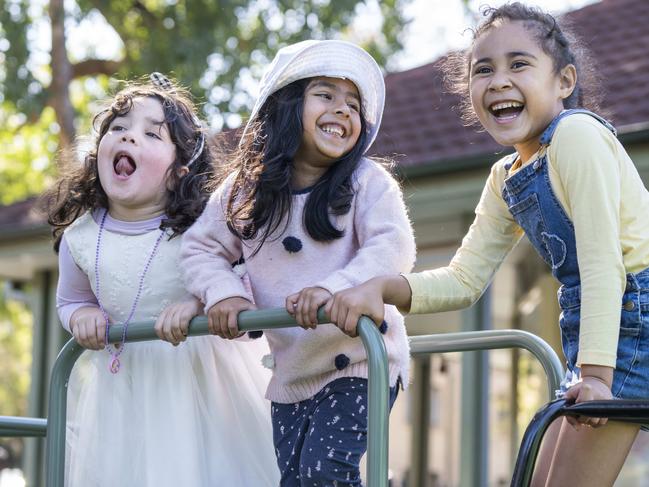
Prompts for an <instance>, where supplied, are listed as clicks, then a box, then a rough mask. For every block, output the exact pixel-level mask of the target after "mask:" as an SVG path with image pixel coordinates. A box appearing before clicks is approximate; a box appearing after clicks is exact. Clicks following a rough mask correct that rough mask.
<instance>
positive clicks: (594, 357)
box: [577, 351, 617, 368]
mask: <svg viewBox="0 0 649 487" xmlns="http://www.w3.org/2000/svg"><path fill="white" fill-rule="evenodd" d="M616 362H617V356H616V355H615V354H610V353H604V352H590V351H584V352H579V353H578V354H577V366H578V367H581V366H582V365H583V364H586V365H602V366H605V367H613V368H615V364H616Z"/></svg>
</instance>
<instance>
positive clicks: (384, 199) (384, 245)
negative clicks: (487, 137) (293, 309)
mask: <svg viewBox="0 0 649 487" xmlns="http://www.w3.org/2000/svg"><path fill="white" fill-rule="evenodd" d="M231 185H232V178H229V179H227V180H226V181H225V182H224V183H223V184H222V185H221V187H220V188H218V189H217V190H216V191H215V193H214V194H213V195H212V197H211V198H210V201H209V203H208V205H207V207H206V209H205V211H204V212H203V214H202V216H201V217H200V218H199V219H198V220H197V221H196V222H195V223H194V225H193V226H192V227H191V228H190V229H189V230H188V231H187V232H185V234H184V236H183V241H182V246H181V259H182V261H181V267H182V269H183V273H184V278H185V283H186V286H187V289H188V290H189V291H191V292H193V293H194V294H195V295H197V296H198V297H199V298H200V299H201V300H202V301H203V302H204V303H205V309H206V310H209V309H210V308H211V307H212V306H213V305H214V304H216V303H218V302H219V301H221V300H223V299H226V298H230V297H234V296H240V297H244V298H247V299H250V300H252V299H254V302H255V303H256V305H257V307H258V308H260V309H262V308H277V307H284V306H285V299H286V297H287V296H289V295H290V294H293V293H295V292H298V291H300V290H301V289H303V288H305V287H310V286H319V287H322V288H324V289H327V290H328V291H330V292H331V293H334V292H336V291H339V290H342V289H345V288H348V287H351V286H355V285H358V284H360V283H362V282H365V281H366V280H368V279H370V278H372V277H375V276H379V275H384V274H396V273H401V272H409V271H410V270H411V269H412V266H413V264H414V261H415V241H414V236H413V232H412V227H411V225H410V221H409V219H408V215H407V212H406V207H405V205H404V202H403V196H402V194H401V190H400V188H399V186H398V184H397V182H396V181H395V180H394V179H393V178H392V176H391V175H390V174H389V173H388V172H387V171H386V170H385V169H384V168H383V167H381V166H380V165H379V164H377V163H375V162H373V161H371V160H369V159H363V160H362V161H361V163H360V164H359V168H358V169H357V171H356V172H355V173H354V189H355V196H354V200H353V202H352V207H351V209H350V211H349V212H348V213H347V214H346V215H342V216H338V217H334V220H333V222H334V224H335V226H336V227H337V228H339V229H344V231H345V232H344V236H343V237H341V238H338V239H335V240H333V241H330V242H318V241H315V240H313V239H312V238H311V237H310V236H309V235H308V233H307V232H306V230H305V229H304V226H303V224H302V220H303V219H302V216H303V215H302V214H303V210H304V205H305V202H306V199H307V196H308V192H302V193H297V194H294V195H293V199H292V203H291V204H292V209H291V217H290V221H289V222H288V226H287V227H286V228H285V229H284V227H283V226H281V227H280V230H281V233H280V234H277V235H273V236H272V238H270V239H268V240H266V242H265V243H264V245H263V246H262V247H261V249H260V251H259V252H258V253H257V254H256V255H254V256H252V257H251V256H250V255H251V254H252V252H253V250H254V249H255V248H256V242H255V241H241V240H240V239H238V238H237V237H235V236H234V235H233V234H232V233H231V232H230V231H229V230H228V228H227V225H226V220H225V212H224V210H225V208H226V203H227V197H228V195H229V193H230V191H231ZM241 256H243V257H244V258H245V261H246V267H247V271H248V275H249V277H250V283H251V285H252V291H253V296H250V294H249V293H248V292H247V291H246V289H245V288H244V286H243V285H242V282H241V279H240V278H239V277H238V276H237V275H236V274H235V273H234V272H232V267H231V263H232V262H234V261H236V260H238V259H239V258H240V257H241ZM386 323H387V327H386V326H383V327H382V328H383V330H382V331H384V332H385V333H384V340H385V345H386V348H387V352H388V359H389V374H390V385H394V384H395V383H396V382H397V379H398V378H399V377H400V378H401V380H402V382H403V384H408V366H409V347H408V341H407V337H406V331H405V327H404V324H403V317H402V316H401V315H400V314H399V312H398V311H397V310H396V308H394V307H393V306H386ZM265 334H266V337H267V338H268V343H269V345H270V349H271V352H272V355H273V362H274V367H273V377H272V379H271V381H270V383H269V385H268V389H267V392H266V397H267V398H268V399H270V400H272V401H275V402H279V403H294V402H299V401H302V400H304V399H307V398H310V397H312V396H314V395H315V394H316V393H317V392H318V391H320V390H321V389H322V388H323V387H324V386H325V385H326V384H327V383H329V382H331V381H333V380H334V379H337V378H339V377H367V359H366V354H365V350H364V347H363V343H362V341H361V339H360V338H358V337H357V338H350V337H348V336H347V335H345V334H343V333H342V331H340V330H339V329H338V328H336V327H335V326H333V325H330V324H328V325H319V326H318V327H317V329H316V330H304V329H302V328H299V327H295V328H285V329H278V330H268V331H266V332H265Z"/></svg>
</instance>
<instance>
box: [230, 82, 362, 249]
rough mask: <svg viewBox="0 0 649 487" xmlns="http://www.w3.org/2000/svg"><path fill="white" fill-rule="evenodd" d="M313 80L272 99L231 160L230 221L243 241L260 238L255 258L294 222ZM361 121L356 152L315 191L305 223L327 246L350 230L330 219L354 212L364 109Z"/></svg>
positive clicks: (337, 164) (339, 163) (336, 166)
mask: <svg viewBox="0 0 649 487" xmlns="http://www.w3.org/2000/svg"><path fill="white" fill-rule="evenodd" d="M311 79H312V78H307V79H301V80H298V81H294V82H293V83H291V84H289V85H287V86H285V87H283V88H281V89H280V90H278V91H276V92H275V93H273V94H272V95H270V96H269V97H268V100H267V101H266V102H265V103H264V105H263V106H262V107H261V109H260V110H259V113H258V115H257V116H256V117H255V120H254V121H253V124H252V125H251V129H250V130H248V131H247V133H246V134H244V138H243V139H242V140H241V143H240V144H239V146H238V148H237V149H236V150H235V152H234V154H233V156H232V159H231V160H232V161H233V165H234V170H235V171H236V175H235V176H234V178H235V179H234V184H233V189H232V192H231V193H230V196H229V198H228V202H227V209H226V218H227V223H228V227H229V228H230V231H231V232H232V233H233V234H234V235H236V236H237V237H239V238H241V239H242V240H251V239H258V242H259V243H258V244H257V247H256V248H255V250H254V252H253V255H254V253H256V252H258V251H259V249H260V248H261V246H262V245H263V244H264V242H265V241H266V240H267V239H268V238H270V237H271V235H273V234H274V233H275V232H276V231H277V230H278V229H279V228H280V227H281V225H282V224H284V225H287V224H288V221H289V218H290V213H291V197H292V192H291V173H292V170H293V158H294V156H295V154H296V152H297V150H298V148H299V147H300V143H301V140H302V130H303V127H302V112H303V108H304V93H305V90H306V87H307V85H308V84H309V82H310V81H311ZM360 119H361V132H360V136H359V138H358V141H356V144H355V145H354V147H353V148H352V150H350V151H349V152H348V153H346V154H345V155H343V156H342V157H341V158H340V159H339V160H337V161H336V162H334V164H333V165H332V166H331V167H330V168H329V169H327V171H326V172H325V173H324V174H323V175H322V176H321V177H320V179H319V180H318V181H317V182H316V183H315V185H313V187H312V188H310V191H309V195H308V196H307V200H306V204H305V207H304V215H303V223H304V227H305V229H306V231H307V233H308V234H309V235H310V236H311V238H313V239H314V240H317V241H320V242H327V241H330V240H334V239H336V238H340V237H342V236H343V235H344V232H345V229H339V228H336V226H335V225H334V224H333V223H332V221H331V215H334V216H338V215H344V214H346V213H347V212H348V211H349V209H350V208H351V204H352V199H353V197H354V188H353V181H352V175H353V173H354V171H355V170H356V168H357V167H358V164H359V162H360V161H361V158H362V156H363V153H364V151H365V146H366V144H367V140H368V124H367V122H366V121H365V118H364V116H363V113H362V111H361V113H360Z"/></svg>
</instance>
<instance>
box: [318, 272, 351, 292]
mask: <svg viewBox="0 0 649 487" xmlns="http://www.w3.org/2000/svg"><path fill="white" fill-rule="evenodd" d="M314 286H315V287H321V288H323V289H326V290H327V291H329V292H330V293H331V294H334V293H337V292H338V291H342V290H343V289H348V288H350V287H353V286H354V284H353V283H351V282H349V281H348V280H347V279H345V278H344V277H342V276H336V275H332V276H329V277H328V278H327V279H325V280H323V281H320V282H317V283H316V284H314Z"/></svg>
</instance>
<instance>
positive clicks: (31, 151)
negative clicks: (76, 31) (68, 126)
mask: <svg viewBox="0 0 649 487" xmlns="http://www.w3.org/2000/svg"><path fill="white" fill-rule="evenodd" d="M409 1H411V0H386V1H379V0H366V1H359V0H336V1H333V0H311V1H305V0H77V2H76V3H74V2H65V5H66V12H65V15H66V19H65V23H64V25H65V28H66V35H67V37H68V40H67V43H66V46H67V52H68V57H69V58H70V60H71V62H72V70H73V79H74V81H73V83H72V84H71V86H70V92H69V96H70V98H71V100H72V105H73V107H74V109H75V113H76V124H75V126H76V130H77V132H78V133H81V134H84V135H85V134H88V133H89V131H90V128H91V127H90V122H91V115H90V114H91V113H93V112H94V111H95V108H96V107H94V106H93V104H92V102H93V101H94V100H97V99H99V98H103V97H105V96H106V94H107V93H109V92H110V91H111V90H112V89H114V88H116V86H117V85H116V80H130V79H134V78H138V77H141V76H146V75H147V74H149V73H151V72H152V71H161V72H164V73H168V74H170V75H172V76H173V77H175V78H177V79H178V80H180V81H181V82H182V83H183V84H184V85H186V86H187V87H189V88H190V89H191V90H192V92H193V93H194V94H195V95H196V97H197V99H198V100H199V101H200V102H201V103H202V104H203V108H204V115H205V116H206V117H207V118H208V119H209V120H210V121H211V123H212V125H213V127H214V128H216V129H219V128H220V127H221V126H229V127H233V126H237V125H238V124H239V123H240V122H241V119H242V117H245V116H246V114H247V112H248V110H249V108H250V106H252V103H253V101H254V100H253V96H254V86H255V80H257V79H259V78H260V77H261V74H262V72H263V68H264V67H265V65H266V64H267V63H268V62H269V61H270V60H271V59H272V57H273V55H274V54H275V52H276V51H277V49H279V47H281V46H282V45H285V44H289V43H293V42H297V41H300V40H304V39H309V38H316V39H325V38H345V39H350V40H353V41H355V42H359V43H361V44H363V45H364V47H365V48H366V49H368V50H369V51H370V52H371V53H372V55H373V56H375V58H376V59H377V61H378V62H379V64H381V65H384V64H385V61H386V60H387V58H388V57H389V55H390V54H392V53H393V52H395V51H397V50H399V49H400V48H401V44H400V39H399V35H400V33H401V30H402V28H403V26H404V24H405V21H404V19H403V17H402V14H401V12H402V10H403V5H404V4H405V3H407V2H409ZM368 5H370V6H374V8H375V10H378V11H379V12H380V17H382V19H379V20H381V22H380V24H379V26H377V28H376V29H374V30H371V32H372V34H371V35H369V36H366V38H363V39H359V38H358V36H355V32H354V30H355V29H354V27H353V25H352V24H353V22H354V20H355V18H356V17H357V14H358V12H359V11H360V10H361V9H362V8H367V6H368ZM97 19H99V20H102V21H103V22H104V23H105V24H107V25H108V26H109V27H107V28H108V29H111V28H112V29H113V30H114V32H115V35H116V39H117V40H116V41H115V42H114V44H115V47H114V49H113V51H114V56H113V57H114V59H108V60H107V59H101V58H100V56H99V55H98V52H99V51H101V49H100V48H101V47H104V46H102V41H101V40H98V39H84V41H83V42H82V43H80V42H73V41H72V40H71V36H70V33H71V31H72V29H71V27H74V26H77V27H79V26H83V25H84V24H87V23H88V22H95V23H96V22H97ZM48 24H52V21H51V20H50V19H49V16H48V2H47V0H37V1H34V0H0V107H1V112H0V144H1V147H2V148H3V150H2V151H1V152H0V185H1V186H0V187H2V191H1V192H0V204H9V203H11V202H14V201H17V200H20V199H23V198H25V197H27V196H30V195H33V194H37V193H39V192H41V191H42V190H43V188H44V187H45V186H46V185H47V184H48V182H49V181H50V180H51V179H52V177H53V176H54V175H55V174H54V173H55V172H56V171H55V169H53V167H54V166H55V164H53V161H55V160H56V155H57V150H58V148H57V143H58V139H59V134H60V130H61V129H60V127H59V125H58V123H57V121H56V120H57V119H56V117H55V115H56V114H55V113H54V112H53V110H52V108H50V107H51V106H52V100H53V99H59V98H58V97H62V96H68V94H66V93H53V92H52V91H51V86H50V82H51V77H52V67H51V66H50V63H51V59H50V54H49V49H50V46H48V45H47V43H48V41H49V42H51V37H49V33H48V28H47V27H48ZM93 25H94V24H93ZM50 27H51V25H50ZM364 27H365V26H364ZM363 30H366V29H363ZM68 136H69V138H72V139H74V134H68Z"/></svg>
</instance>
